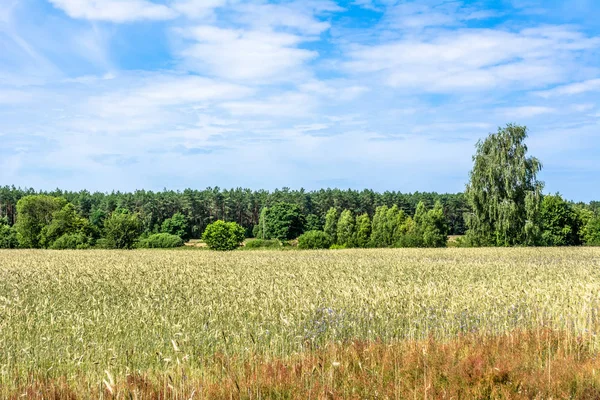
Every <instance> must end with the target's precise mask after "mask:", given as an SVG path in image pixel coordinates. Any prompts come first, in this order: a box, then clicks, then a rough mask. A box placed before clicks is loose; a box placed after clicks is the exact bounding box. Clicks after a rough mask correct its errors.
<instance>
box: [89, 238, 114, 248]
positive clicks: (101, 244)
mask: <svg viewBox="0 0 600 400" xmlns="http://www.w3.org/2000/svg"><path fill="white" fill-rule="evenodd" d="M94 248H95V249H113V248H114V247H113V244H112V242H111V241H110V240H109V239H106V238H100V239H98V240H96V245H95V246H94Z"/></svg>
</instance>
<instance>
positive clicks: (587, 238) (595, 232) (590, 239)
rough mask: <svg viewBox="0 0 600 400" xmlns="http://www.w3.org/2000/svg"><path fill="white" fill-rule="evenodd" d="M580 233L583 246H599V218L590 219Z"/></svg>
mask: <svg viewBox="0 0 600 400" xmlns="http://www.w3.org/2000/svg"><path fill="white" fill-rule="evenodd" d="M582 233H583V241H584V243H585V245H587V246H600V216H598V217H592V218H590V219H589V221H588V222H587V224H586V225H585V226H584V227H583V229H582Z"/></svg>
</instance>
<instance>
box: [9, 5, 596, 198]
mask: <svg viewBox="0 0 600 400" xmlns="http://www.w3.org/2000/svg"><path fill="white" fill-rule="evenodd" d="M0 1H1V2H2V6H1V7H0V122H1V123H0V184H15V185H18V186H28V187H29V186H31V187H34V188H38V189H51V188H55V187H61V188H64V189H84V188H85V189H89V190H102V191H110V190H113V189H115V190H134V189H142V188H143V189H155V190H156V189H162V188H163V187H167V188H171V189H182V188H186V187H192V188H204V187H207V186H220V187H237V186H243V187H250V188H255V189H258V188H264V189H273V188H276V187H283V186H287V187H292V188H300V187H304V188H306V189H318V188H321V187H340V188H354V189H362V188H372V189H375V190H378V191H384V190H399V191H403V192H412V191H438V192H458V191H462V190H463V189H464V185H465V183H466V181H467V178H468V171H469V170H470V167H471V156H472V154H473V151H474V144H475V143H476V141H477V140H478V139H480V138H483V137H485V136H486V135H487V134H488V133H489V132H492V131H496V129H497V127H498V126H501V125H505V124H506V123H508V122H514V123H519V124H524V125H527V126H528V128H529V130H530V138H529V141H528V144H529V148H530V152H531V154H533V155H535V156H537V157H538V158H540V159H541V160H542V162H543V164H544V171H543V173H542V176H541V178H542V179H543V180H544V181H545V182H546V191H547V192H556V191H559V192H561V193H562V194H564V195H565V196H566V197H568V198H570V199H573V200H583V201H588V200H592V199H600V162H599V161H598V160H599V158H600V157H599V155H600V129H599V128H600V51H599V50H600V25H598V23H597V21H598V20H599V18H600V3H598V2H597V1H595V0H570V1H559V0H550V1H528V0H525V1H509V0H506V1H439V0H437V1H427V0H425V1H418V2H416V1H415V2H412V1H393V0H354V1H352V0H347V1H342V0H340V1H338V2H336V1H333V0H331V1H328V0H291V1H271V2H269V1H259V0H257V1H251V2H250V1H242V0H161V1H159V0H0Z"/></svg>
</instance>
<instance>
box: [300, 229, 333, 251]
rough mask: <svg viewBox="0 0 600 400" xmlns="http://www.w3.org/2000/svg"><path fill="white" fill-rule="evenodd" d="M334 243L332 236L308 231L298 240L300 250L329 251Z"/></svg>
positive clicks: (321, 232)
mask: <svg viewBox="0 0 600 400" xmlns="http://www.w3.org/2000/svg"><path fill="white" fill-rule="evenodd" d="M332 243H333V239H332V238H331V235H329V234H327V233H325V232H323V231H308V232H306V233H304V234H303V235H301V236H300V237H299V238H298V248H299V249H304V250H309V249H313V250H314V249H328V248H329V247H330V246H331V244H332Z"/></svg>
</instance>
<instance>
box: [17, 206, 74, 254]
mask: <svg viewBox="0 0 600 400" xmlns="http://www.w3.org/2000/svg"><path fill="white" fill-rule="evenodd" d="M65 204H66V200H65V199H63V198H58V197H52V196H46V195H33V196H25V197H23V198H22V199H21V200H19V202H18V203H17V223H16V224H15V229H16V231H17V239H18V240H19V245H20V246H21V247H23V248H34V249H37V248H41V247H42V246H43V243H42V230H43V229H44V227H45V226H47V225H50V223H51V222H52V216H53V214H54V213H55V212H57V211H59V210H60V209H62V208H63V207H64V205H65Z"/></svg>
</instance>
